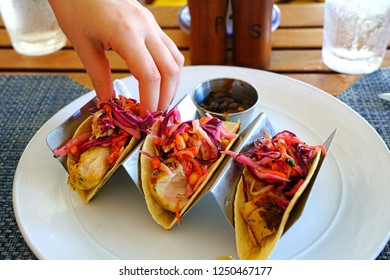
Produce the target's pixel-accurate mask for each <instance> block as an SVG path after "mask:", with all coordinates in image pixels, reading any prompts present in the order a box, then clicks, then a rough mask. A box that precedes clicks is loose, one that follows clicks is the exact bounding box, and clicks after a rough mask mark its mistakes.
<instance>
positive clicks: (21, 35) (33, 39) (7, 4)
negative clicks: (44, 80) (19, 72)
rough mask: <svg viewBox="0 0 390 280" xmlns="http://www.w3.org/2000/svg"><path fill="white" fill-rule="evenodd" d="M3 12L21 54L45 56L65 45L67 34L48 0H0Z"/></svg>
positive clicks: (9, 32) (8, 29) (11, 36)
mask: <svg viewBox="0 0 390 280" xmlns="http://www.w3.org/2000/svg"><path fill="white" fill-rule="evenodd" d="M0 11H1V16H2V18H3V22H4V25H5V28H6V30H7V32H8V35H9V37H10V39H11V43H12V46H13V48H14V49H15V51H17V52H18V53H20V54H23V55H29V56H38V55H46V54H50V53H53V52H55V51H58V50H59V49H61V48H62V47H64V46H65V44H66V37H65V35H64V33H63V32H62V31H61V29H60V27H59V26H58V23H57V19H56V18H55V16H54V13H53V11H52V9H51V7H50V5H49V2H48V0H0Z"/></svg>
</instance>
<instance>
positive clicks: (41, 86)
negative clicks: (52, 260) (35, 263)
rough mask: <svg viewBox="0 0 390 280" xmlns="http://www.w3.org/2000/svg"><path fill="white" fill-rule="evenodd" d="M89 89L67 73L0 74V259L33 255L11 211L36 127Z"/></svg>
mask: <svg viewBox="0 0 390 280" xmlns="http://www.w3.org/2000/svg"><path fill="white" fill-rule="evenodd" d="M88 91H89V90H88V89H86V88H85V87H83V86H81V85H80V84H77V83H75V82H73V81H72V80H71V79H70V78H69V77H67V76H0V110H1V120H0V132H1V137H0V147H1V153H0V182H1V185H0V259H12V260H18V259H36V257H35V256H34V254H33V253H32V252H31V250H30V249H29V247H28V246H27V244H26V243H25V241H24V239H23V237H22V235H21V233H20V231H19V228H18V226H17V223H16V220H15V216H14V212H13V206H12V187H13V179H14V175H15V169H16V166H17V164H18V162H19V158H20V156H21V155H22V153H23V151H24V149H25V148H26V146H27V144H28V142H29V141H30V139H31V138H32V137H33V136H34V134H35V133H36V132H37V130H38V129H39V128H40V127H41V126H42V125H43V124H44V123H45V122H46V121H47V120H48V119H50V118H51V116H53V115H54V114H55V113H57V112H58V111H59V110H60V109H61V108H63V107H64V106H65V105H67V104H68V103H70V102H71V101H73V100H74V99H76V98H77V97H79V96H81V95H82V94H84V93H86V92H88Z"/></svg>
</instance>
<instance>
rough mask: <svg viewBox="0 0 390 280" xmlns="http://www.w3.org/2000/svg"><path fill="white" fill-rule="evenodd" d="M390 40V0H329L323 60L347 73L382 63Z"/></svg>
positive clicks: (378, 65)
mask: <svg viewBox="0 0 390 280" xmlns="http://www.w3.org/2000/svg"><path fill="white" fill-rule="evenodd" d="M389 40H390V0H352V1H351V0H326V1H325V13H324V34H323V46H322V60H323V62H324V64H325V65H326V66H327V67H329V68H330V69H332V70H334V71H336V72H339V73H344V74H367V73H371V72H374V71H375V70H377V69H378V68H379V67H380V65H381V64H382V61H383V57H384V55H385V52H386V49H387V44H388V42H389Z"/></svg>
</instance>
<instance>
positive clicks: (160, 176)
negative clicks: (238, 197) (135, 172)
mask: <svg viewBox="0 0 390 280" xmlns="http://www.w3.org/2000/svg"><path fill="white" fill-rule="evenodd" d="M239 126H240V122H236V123H234V122H222V121H221V120H220V119H218V118H215V117H211V116H209V115H207V116H205V117H203V118H201V119H195V120H190V121H186V122H182V121H181V119H180V113H179V111H178V110H177V109H176V108H174V109H172V110H171V111H169V112H168V113H167V115H166V116H165V117H164V118H161V119H158V120H157V121H156V122H155V124H154V126H153V129H152V132H151V133H150V134H148V135H147V136H146V138H145V142H144V144H143V146H142V149H141V151H140V153H141V156H140V162H141V163H140V164H141V182H142V190H143V192H144V195H145V199H146V204H147V207H148V209H149V212H150V213H151V215H152V217H153V219H154V220H155V221H156V222H157V223H158V224H159V225H161V226H162V227H164V228H165V229H170V228H172V227H173V226H174V225H175V224H176V223H178V224H180V218H181V217H182V215H183V214H184V213H185V211H186V210H187V209H188V208H189V207H190V206H191V204H192V203H193V202H194V200H195V199H196V197H197V196H198V195H199V193H200V192H201V191H202V189H203V188H204V187H205V185H206V184H207V181H208V180H209V179H210V177H211V176H212V174H213V172H214V171H215V170H216V169H217V167H218V165H219V164H220V163H221V161H222V160H223V157H224V155H223V154H221V151H223V150H227V149H229V148H230V147H231V145H232V144H233V142H234V141H235V139H236V138H237V134H236V132H237V131H238V129H239Z"/></svg>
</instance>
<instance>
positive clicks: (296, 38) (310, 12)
mask: <svg viewBox="0 0 390 280" xmlns="http://www.w3.org/2000/svg"><path fill="white" fill-rule="evenodd" d="M278 6H279V8H280V10H281V15H282V17H281V23H280V27H279V28H278V29H277V30H276V31H275V32H274V33H273V36H272V46H273V51H272V60H271V65H270V68H269V71H272V72H275V73H279V74H283V75H286V76H290V77H292V78H295V79H298V80H301V81H304V82H306V83H309V84H311V85H313V86H315V87H318V88H320V89H322V90H324V91H326V92H328V93H330V94H332V95H334V96H337V95H339V94H340V93H342V92H343V91H344V90H345V89H347V88H348V87H349V86H350V85H352V84H353V83H354V82H355V81H356V80H358V79H359V78H361V77H362V76H361V75H353V76H352V75H343V74H338V73H335V72H332V71H331V70H329V69H328V68H327V67H326V66H325V65H324V64H323V63H322V59H321V45H322V22H323V10H324V6H323V4H321V3H313V4H296V5H291V4H279V5H278ZM147 7H148V8H149V9H150V10H151V11H152V13H153V14H154V16H155V17H156V19H157V21H158V23H159V24H160V26H161V27H162V28H163V29H164V31H165V32H166V33H167V34H168V35H169V36H170V37H171V38H172V39H173V41H174V42H175V43H176V45H177V46H178V47H179V49H180V50H181V51H182V53H183V54H184V56H185V58H186V62H185V65H191V61H190V56H189V35H187V34H186V33H185V32H184V31H182V30H181V29H180V28H179V25H178V21H177V12H178V9H179V7H156V6H147ZM107 55H108V57H109V60H110V63H111V67H112V72H113V77H114V78H122V77H126V76H129V74H130V73H129V71H128V69H127V67H126V64H125V62H124V61H123V60H122V59H121V58H120V57H119V56H118V55H117V54H116V53H114V52H112V51H108V52H107ZM389 66H390V50H387V53H386V56H385V59H384V62H383V64H382V68H384V67H389ZM0 74H48V75H53V74H66V75H69V76H70V77H71V78H72V79H74V80H76V81H77V82H79V83H81V84H82V85H84V86H86V87H88V88H90V89H92V84H91V82H90V80H89V77H88V76H87V74H86V72H85V70H84V67H83V65H82V63H81V61H80V59H79V58H78V56H77V54H76V53H75V51H74V50H73V48H72V46H71V44H70V43H68V44H67V46H66V47H65V48H64V49H62V50H61V51H58V52H56V53H54V54H51V55H47V56H42V57H28V56H22V55H19V54H17V53H16V52H15V51H14V50H13V49H12V47H11V43H10V40H9V38H8V34H7V32H6V30H5V28H4V24H3V23H2V21H1V20H0Z"/></svg>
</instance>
